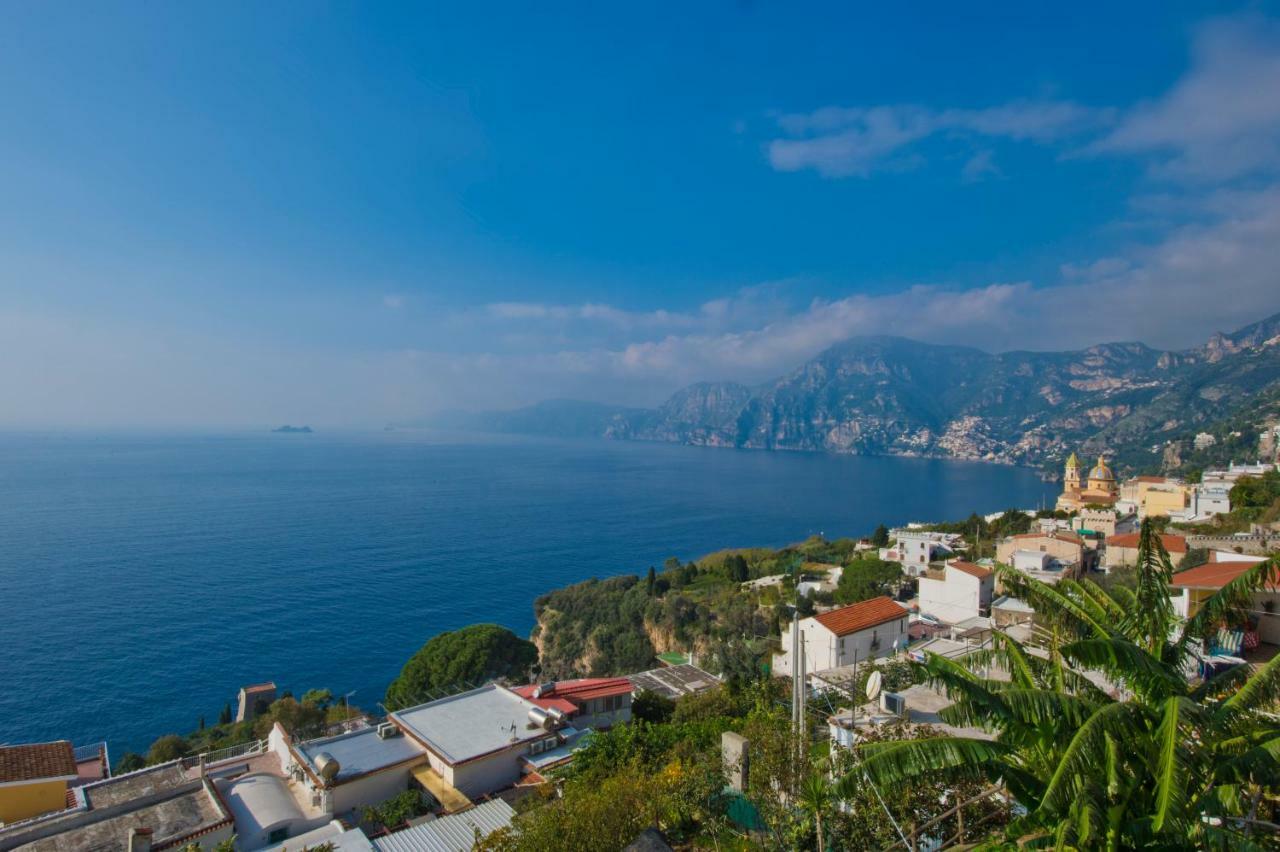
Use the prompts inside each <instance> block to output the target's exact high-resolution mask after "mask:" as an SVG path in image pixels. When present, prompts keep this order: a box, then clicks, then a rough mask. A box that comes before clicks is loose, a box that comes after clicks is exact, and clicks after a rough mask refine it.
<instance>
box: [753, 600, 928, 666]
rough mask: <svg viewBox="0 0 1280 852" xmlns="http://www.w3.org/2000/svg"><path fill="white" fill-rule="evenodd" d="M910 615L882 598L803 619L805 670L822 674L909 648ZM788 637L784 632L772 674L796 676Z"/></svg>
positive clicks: (801, 632)
mask: <svg viewBox="0 0 1280 852" xmlns="http://www.w3.org/2000/svg"><path fill="white" fill-rule="evenodd" d="M907 620H908V613H907V610H906V609H905V608H903V607H902V606H901V605H899V604H897V603H895V602H894V600H893V599H892V598H890V597H886V596H883V595H882V596H880V597H878V598H872V599H871V600H869V601H862V602H861V603H856V604H851V605H850V606H846V607H841V608H840V609H833V610H831V611H830V612H824V613H821V614H819V615H815V616H813V617H812V618H802V619H800V625H799V628H800V640H801V642H802V644H803V645H804V655H805V670H806V671H807V672H821V671H826V670H827V669H834V668H839V667H840V666H845V665H851V664H853V663H854V662H855V661H857V662H862V661H863V660H869V659H872V658H875V657H885V656H888V655H889V654H892V653H893V652H894V651H895V650H898V649H900V648H905V647H906V644H907ZM788 637H789V633H788V632H787V631H786V630H784V631H783V640H782V644H783V645H784V650H783V652H782V653H781V654H775V655H774V658H773V673H774V674H776V675H782V676H788V675H791V674H792V673H793V672H794V666H795V661H794V660H793V659H792V655H791V643H790V639H789V638H788Z"/></svg>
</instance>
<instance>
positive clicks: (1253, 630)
mask: <svg viewBox="0 0 1280 852" xmlns="http://www.w3.org/2000/svg"><path fill="white" fill-rule="evenodd" d="M1257 564H1258V560H1251V561H1245V560H1239V561H1231V562H1206V563H1205V564H1204V565H1197V566H1196V567H1195V568H1190V569H1188V570H1186V571H1179V572H1178V573H1177V574H1174V575H1173V580H1172V581H1171V582H1170V584H1169V585H1170V587H1171V588H1172V590H1173V605H1174V609H1175V610H1176V611H1177V613H1178V615H1180V616H1182V617H1183V618H1191V617H1192V616H1194V615H1195V614H1196V613H1197V612H1199V611H1200V606H1201V604H1202V603H1203V602H1204V601H1205V600H1206V599H1207V598H1209V597H1211V596H1212V595H1213V594H1214V593H1215V592H1217V591H1218V590H1220V589H1221V588H1222V587H1223V586H1225V585H1226V584H1227V583H1230V582H1231V581H1232V580H1234V579H1236V578H1237V577H1239V576H1240V575H1241V574H1243V573H1244V572H1245V571H1248V570H1249V569H1250V568H1254V567H1256V566H1257ZM1277 610H1280V586H1274V585H1272V586H1267V587H1266V588H1264V589H1262V590H1261V591H1258V592H1257V593H1255V594H1254V596H1253V602H1252V605H1251V606H1250V607H1249V616H1248V618H1247V620H1246V622H1244V623H1241V624H1232V625H1224V629H1225V630H1227V631H1228V632H1231V631H1239V633H1240V635H1241V637H1242V638H1243V639H1244V643H1243V645H1242V647H1241V648H1240V649H1238V651H1237V653H1236V654H1235V655H1236V656H1241V655H1242V654H1241V653H1239V652H1244V651H1250V650H1252V649H1253V648H1254V647H1256V646H1257V644H1258V643H1259V642H1265V643H1267V644H1268V645H1280V612H1278V611H1277ZM1250 634H1252V636H1251V635H1250ZM1210 650H1212V649H1210Z"/></svg>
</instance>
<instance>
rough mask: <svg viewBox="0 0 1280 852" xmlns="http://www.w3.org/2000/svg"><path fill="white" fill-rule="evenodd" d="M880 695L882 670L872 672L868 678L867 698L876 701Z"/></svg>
mask: <svg viewBox="0 0 1280 852" xmlns="http://www.w3.org/2000/svg"><path fill="white" fill-rule="evenodd" d="M879 696H880V672H872V673H871V677H869V678H867V700H868V701H875V700H876V698H878V697H879Z"/></svg>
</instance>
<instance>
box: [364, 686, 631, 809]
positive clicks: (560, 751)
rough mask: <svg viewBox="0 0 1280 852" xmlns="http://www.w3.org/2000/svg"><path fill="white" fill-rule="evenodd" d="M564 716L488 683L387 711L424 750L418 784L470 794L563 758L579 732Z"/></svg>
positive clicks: (575, 746)
mask: <svg viewBox="0 0 1280 852" xmlns="http://www.w3.org/2000/svg"><path fill="white" fill-rule="evenodd" d="M628 712H630V711H629V710H628ZM567 716H568V714H567V713H564V712H562V711H559V710H557V709H555V708H551V709H543V708H542V707H539V706H538V705H536V704H534V703H533V702H532V701H529V700H528V699H526V698H524V697H522V696H520V695H518V694H516V693H515V692H513V691H512V690H510V689H507V688H506V687H504V686H500V685H498V684H493V683H491V684H488V685H486V686H482V687H480V688H479V689H473V690H470V691H469V692H463V693H460V694H458V695H452V696H449V697H448V698H441V699H439V700H437V701H429V702H427V703H426V704H419V705H418V706H417V707H409V708H406V709H404V710H397V711H395V712H393V713H392V714H391V715H390V717H389V718H390V720H391V721H392V722H394V723H395V725H396V726H397V727H398V728H400V729H401V730H402V731H403V732H404V734H405V737H406V738H407V739H409V740H412V741H413V742H415V743H417V744H418V745H419V746H421V747H422V748H423V749H424V750H425V751H426V755H427V761H428V765H427V766H425V767H423V768H421V769H419V770H418V771H416V772H415V774H414V777H415V778H416V779H418V780H419V781H420V782H422V783H423V786H425V787H426V788H427V789H428V790H429V791H430V792H432V793H433V794H435V792H436V789H437V788H438V789H446V790H452V791H456V792H457V793H460V794H461V795H462V796H464V797H467V798H476V797H479V796H485V795H488V794H489V793H494V792H497V791H498V790H502V789H505V788H507V787H510V786H512V785H513V784H515V783H517V782H518V781H520V780H521V778H522V776H523V775H525V774H526V773H534V774H536V773H537V772H538V771H539V770H541V769H546V768H549V767H550V766H554V765H560V764H562V763H565V762H567V761H568V760H570V759H571V758H572V755H573V752H574V751H575V750H576V749H578V748H580V747H581V745H582V743H581V739H582V736H583V734H584V733H585V732H584V731H583V730H580V729H578V728H576V727H574V726H572V725H569V724H568V718H567ZM437 798H440V797H439V796H437Z"/></svg>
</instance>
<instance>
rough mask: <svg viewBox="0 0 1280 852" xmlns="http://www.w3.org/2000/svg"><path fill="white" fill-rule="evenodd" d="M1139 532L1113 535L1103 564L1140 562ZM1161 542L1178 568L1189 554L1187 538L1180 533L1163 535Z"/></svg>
mask: <svg viewBox="0 0 1280 852" xmlns="http://www.w3.org/2000/svg"><path fill="white" fill-rule="evenodd" d="M1140 538H1141V535H1140V534H1139V533H1128V534H1126V535H1113V536H1111V537H1110V538H1108V539H1107V549H1106V552H1105V553H1104V554H1103V560H1102V561H1103V565H1105V566H1106V567H1107V568H1108V569H1111V568H1124V567H1132V566H1134V565H1137V564H1138V541H1139V539H1140ZM1160 543H1161V544H1162V545H1164V549H1165V550H1167V551H1168V552H1169V561H1171V562H1172V563H1173V567H1174V568H1177V567H1178V563H1179V562H1181V561H1182V559H1183V557H1185V556H1186V555H1187V540H1186V539H1185V538H1183V537H1182V536H1180V535H1171V534H1169V535H1161V536H1160Z"/></svg>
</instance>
